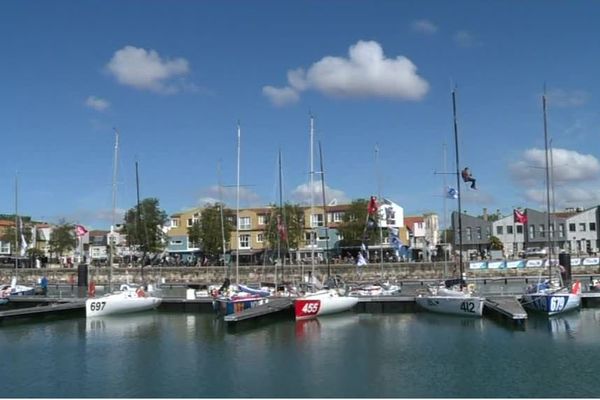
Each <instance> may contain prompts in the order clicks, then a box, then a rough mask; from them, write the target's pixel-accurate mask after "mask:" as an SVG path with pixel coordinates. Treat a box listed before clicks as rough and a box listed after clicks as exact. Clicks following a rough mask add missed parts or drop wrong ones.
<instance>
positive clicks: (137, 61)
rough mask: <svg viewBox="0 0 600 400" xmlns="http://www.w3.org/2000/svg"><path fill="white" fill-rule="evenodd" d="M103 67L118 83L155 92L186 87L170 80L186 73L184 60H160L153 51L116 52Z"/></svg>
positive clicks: (169, 91) (121, 50) (129, 49)
mask: <svg viewBox="0 0 600 400" xmlns="http://www.w3.org/2000/svg"><path fill="white" fill-rule="evenodd" d="M106 67H107V69H108V71H109V72H110V73H111V74H113V75H114V76H115V78H116V79H117V81H119V83H122V84H124V85H127V86H133V87H134V88H136V89H142V90H151V91H154V92H159V93H175V92H178V91H179V90H181V89H182V88H183V87H185V86H186V84H184V83H180V82H174V81H173V79H174V78H176V77H180V76H184V75H186V74H187V73H188V72H189V64H188V61H187V60H186V59H184V58H177V59H174V60H163V59H162V58H161V57H160V55H159V54H158V53H157V52H156V51H154V50H146V49H142V48H138V47H134V46H125V47H123V48H122V49H120V50H117V51H116V52H115V54H114V55H113V57H112V59H111V60H110V61H109V63H108V64H107V66H106Z"/></svg>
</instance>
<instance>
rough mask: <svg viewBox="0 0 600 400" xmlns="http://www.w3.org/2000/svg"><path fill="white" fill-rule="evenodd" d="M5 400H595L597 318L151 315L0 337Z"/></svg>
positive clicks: (17, 327)
mask: <svg viewBox="0 0 600 400" xmlns="http://www.w3.org/2000/svg"><path fill="white" fill-rule="evenodd" d="M0 343H1V352H0V354H2V358H3V360H4V362H2V363H0V376H1V377H2V382H3V385H2V396H3V397H17V398H18V397H21V398H22V397H550V398H552V397H597V396H598V389H597V387H598V386H597V383H598V380H597V377H596V373H595V367H596V366H597V365H598V360H599V359H600V310H596V309H584V310H582V311H580V312H574V313H571V314H568V315H564V316H561V317H554V318H550V319H548V318H544V317H538V316H530V318H529V320H528V322H527V324H526V326H525V327H524V328H519V329H516V328H514V327H510V326H506V325H504V324H503V323H501V322H497V321H495V320H491V319H487V318H483V319H465V318H460V317H458V318H457V317H449V316H443V315H435V314H429V313H424V312H418V313H409V314H363V313H360V314H358V313H352V312H349V313H344V314H340V315H333V316H330V317H323V318H320V319H318V320H309V321H304V322H295V321H293V320H291V319H288V318H281V319H277V320H271V321H268V322H267V321H264V322H260V323H256V324H252V325H251V326H248V327H244V326H238V327H237V328H236V329H231V328H228V327H227V326H226V324H225V323H224V322H223V321H221V320H219V319H215V317H214V316H213V315H210V314H195V313H183V312H166V311H154V312H146V313H141V314H132V315H126V316H115V317H105V318H101V319H85V318H64V319H57V320H45V321H32V322H27V323H10V324H3V325H2V326H1V327H0Z"/></svg>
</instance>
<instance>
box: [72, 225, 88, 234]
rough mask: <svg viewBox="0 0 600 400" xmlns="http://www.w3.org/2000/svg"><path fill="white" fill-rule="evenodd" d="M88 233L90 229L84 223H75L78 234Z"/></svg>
mask: <svg viewBox="0 0 600 400" xmlns="http://www.w3.org/2000/svg"><path fill="white" fill-rule="evenodd" d="M86 233H88V230H87V229H85V227H84V226H83V225H75V234H76V235H77V236H83V235H85V234H86Z"/></svg>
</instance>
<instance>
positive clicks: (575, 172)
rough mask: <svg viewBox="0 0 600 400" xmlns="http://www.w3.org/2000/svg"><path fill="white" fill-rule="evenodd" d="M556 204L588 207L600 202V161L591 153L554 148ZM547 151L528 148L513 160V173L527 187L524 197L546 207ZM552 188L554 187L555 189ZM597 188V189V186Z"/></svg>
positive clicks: (550, 158)
mask: <svg viewBox="0 0 600 400" xmlns="http://www.w3.org/2000/svg"><path fill="white" fill-rule="evenodd" d="M549 162H552V163H553V165H554V167H553V168H552V171H553V177H552V183H553V185H551V190H552V189H553V190H554V196H551V197H554V199H555V202H556V204H555V206H556V208H557V209H560V208H564V207H587V206H591V205H594V204H598V203H599V202H600V188H599V187H600V162H599V161H598V159H597V158H596V157H595V156H593V155H590V154H581V153H578V152H576V151H573V150H567V149H560V148H555V149H553V151H552V156H551V157H550V155H549ZM545 165H546V153H545V151H544V150H543V149H535V148H534V149H528V150H526V151H524V152H523V154H522V155H521V159H520V160H518V161H517V162H515V163H513V164H512V165H511V166H510V167H509V170H510V173H511V175H512V178H513V179H514V180H515V182H516V183H517V184H519V185H521V186H523V187H525V188H526V190H525V192H524V196H525V199H526V200H528V201H530V202H533V203H536V204H537V205H538V206H539V207H540V208H541V209H545V208H546V170H545ZM552 187H553V188H552ZM596 188H598V189H596Z"/></svg>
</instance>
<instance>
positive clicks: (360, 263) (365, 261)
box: [356, 251, 367, 267]
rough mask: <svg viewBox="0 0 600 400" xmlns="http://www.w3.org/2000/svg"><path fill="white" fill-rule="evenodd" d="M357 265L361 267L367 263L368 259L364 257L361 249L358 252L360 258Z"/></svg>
mask: <svg viewBox="0 0 600 400" xmlns="http://www.w3.org/2000/svg"><path fill="white" fill-rule="evenodd" d="M356 265H358V266H359V267H362V266H363V265H367V260H365V257H363V255H362V253H361V252H360V251H359V252H358V260H357V261H356Z"/></svg>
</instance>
